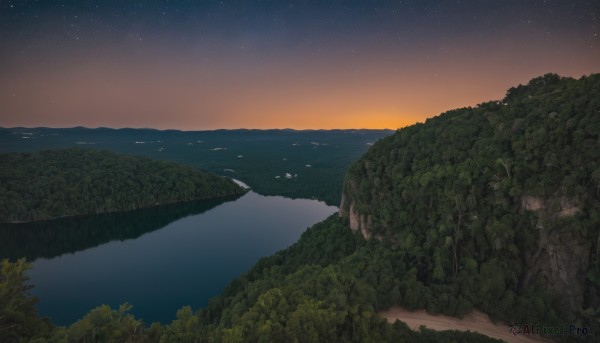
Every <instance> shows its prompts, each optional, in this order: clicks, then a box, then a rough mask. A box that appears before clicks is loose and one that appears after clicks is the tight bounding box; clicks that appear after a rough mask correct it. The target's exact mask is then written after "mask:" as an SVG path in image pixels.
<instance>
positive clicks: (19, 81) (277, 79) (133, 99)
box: [0, 0, 600, 131]
mask: <svg viewBox="0 0 600 343" xmlns="http://www.w3.org/2000/svg"><path fill="white" fill-rule="evenodd" d="M597 12H598V9H597V8H596V6H595V2H594V1H592V0H585V1H581V2H577V3H547V2H546V1H542V0H539V1H538V0H535V1H531V2H527V3H522V2H520V1H516V0H507V1H500V2H485V3H481V2H477V1H468V0H467V1H457V2H453V3H450V2H446V1H439V0H432V1H403V2H387V1H373V2H368V3H361V2H356V3H354V2H344V1H332V2H310V1H309V2H306V3H302V4H299V3H297V2H294V1H277V2H275V1H264V2H261V1H231V2H226V3H224V2H220V1H206V2H201V3H189V2H184V1H174V2H166V1H157V2H153V3H146V2H135V3H134V2H121V1H105V2H101V3H99V2H98V3H97V2H89V3H63V2H61V1H47V2H44V3H37V2H13V1H7V2H2V3H1V4H0V22H3V26H0V27H1V28H0V30H1V32H2V33H3V35H1V36H0V46H1V47H2V49H0V67H1V68H2V70H3V71H4V72H3V78H2V79H0V126H2V127H19V126H20V127H38V126H46V127H63V128H64V127H75V126H86V127H152V128H157V129H160V130H168V129H175V130H184V131H190V130H192V131H193V130H216V129H233V128H239V127H253V128H257V129H270V128H274V127H283V128H288V127H289V128H293V129H297V130H311V129H313V130H318V129H325V130H328V129H338V128H343V127H348V128H351V127H352V128H354V127H363V128H365V129H383V128H386V129H390V130H396V129H398V128H402V127H406V126H409V125H412V124H415V123H418V122H424V121H425V120H426V119H427V118H431V117H434V116H437V115H439V114H441V113H443V112H445V111H448V110H450V109H455V108H463V107H469V106H475V105H477V104H479V103H481V102H485V101H489V100H492V99H501V98H503V97H504V95H505V94H506V90H507V89H508V88H510V87H513V86H516V85H518V84H524V83H526V82H527V81H529V80H530V79H532V78H534V77H537V76H541V75H544V74H546V73H556V74H559V75H561V76H566V77H574V78H580V77H581V76H585V75H590V74H592V73H597V72H600V62H599V61H600V25H599V24H598V18H599V17H600V15H599V14H598V13H597ZM315 128H316V129H315Z"/></svg>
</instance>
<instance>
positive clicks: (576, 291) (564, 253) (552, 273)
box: [521, 196, 592, 311]
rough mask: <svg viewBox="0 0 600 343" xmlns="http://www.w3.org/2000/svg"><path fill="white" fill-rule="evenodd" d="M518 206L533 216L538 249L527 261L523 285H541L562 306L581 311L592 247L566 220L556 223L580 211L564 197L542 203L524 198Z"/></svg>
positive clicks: (538, 199) (540, 200)
mask: <svg viewBox="0 0 600 343" xmlns="http://www.w3.org/2000/svg"><path fill="white" fill-rule="evenodd" d="M521 205H522V207H523V208H524V209H525V210H528V211H534V212H535V213H536V216H537V218H538V221H537V224H536V226H537V228H538V229H539V241H538V249H537V251H535V252H534V253H533V254H532V256H531V258H530V259H529V261H528V268H527V272H526V274H525V277H524V284H525V285H526V286H531V285H534V284H536V283H541V284H542V285H544V286H545V287H546V288H547V289H548V290H549V291H551V292H553V293H555V294H557V295H561V297H560V301H561V302H562V305H563V307H565V308H566V309H569V310H572V311H577V310H581V309H580V306H581V304H582V303H583V300H584V293H585V291H586V283H585V279H586V274H587V271H588V270H589V259H590V252H591V248H592V244H591V243H590V242H589V241H587V240H585V239H584V238H583V237H581V236H580V235H579V234H577V233H576V232H574V230H573V229H572V228H571V227H570V226H569V225H568V221H562V222H558V221H557V219H558V218H565V219H566V218H568V217H572V216H574V215H575V214H577V213H578V212H579V211H580V209H579V208H578V207H577V206H575V202H574V201H572V200H570V199H568V198H566V197H558V198H555V199H551V200H544V199H541V198H536V197H532V196H526V197H523V199H522V201H521Z"/></svg>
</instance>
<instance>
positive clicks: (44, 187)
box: [0, 149, 244, 222]
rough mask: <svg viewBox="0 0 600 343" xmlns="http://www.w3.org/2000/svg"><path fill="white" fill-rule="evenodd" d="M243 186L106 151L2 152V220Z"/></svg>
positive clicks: (111, 208)
mask: <svg viewBox="0 0 600 343" xmlns="http://www.w3.org/2000/svg"><path fill="white" fill-rule="evenodd" d="M243 192H244V190H243V189H242V188H241V187H239V186H238V185H236V184H235V183H234V182H233V181H231V180H230V179H227V178H225V177H221V176H217V175H213V174H209V173H206V172H202V171H199V170H197V169H194V168H191V167H186V166H181V165H177V164H174V163H168V162H162V161H155V160H151V159H148V158H141V157H131V156H122V155H117V154H114V153H110V152H107V151H96V150H87V149H64V150H45V151H40V152H34V153H6V154H0V222H23V221H35V220H45V219H52V218H57V217H63V216H72V215H82V214H93V213H104V212H116V211H127V210H133V209H137V208H142V207H147V206H154V205H159V204H166V203H174V202H180V201H187V200H194V199H207V198H215V197H223V196H227V195H235V194H242V193H243Z"/></svg>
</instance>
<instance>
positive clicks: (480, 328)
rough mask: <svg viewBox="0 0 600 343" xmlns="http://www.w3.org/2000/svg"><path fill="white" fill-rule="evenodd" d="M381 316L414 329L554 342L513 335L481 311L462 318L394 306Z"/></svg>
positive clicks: (512, 341) (511, 340)
mask: <svg viewBox="0 0 600 343" xmlns="http://www.w3.org/2000/svg"><path fill="white" fill-rule="evenodd" d="M378 314H379V316H381V317H383V318H385V319H387V321H388V322H390V323H394V322H395V321H396V320H400V321H402V322H404V323H406V325H408V327H410V328H411V329H413V330H419V327H420V326H421V325H423V326H425V327H427V328H428V329H432V330H437V331H444V330H459V331H467V330H468V331H473V332H478V333H481V334H484V335H486V336H489V337H492V338H498V339H501V340H504V341H506V342H509V343H530V342H534V343H536V342H537V343H539V342H552V341H550V340H547V339H544V338H541V337H539V336H533V335H513V334H512V333H510V332H509V330H508V329H509V325H507V324H502V323H493V322H492V321H491V319H490V318H489V316H488V315H487V314H485V313H483V312H481V311H477V310H475V311H473V312H472V313H469V314H468V315H466V316H464V317H463V318H462V319H460V318H456V317H448V316H444V315H435V316H434V315H431V314H429V313H427V312H426V311H425V310H417V311H408V310H405V309H403V308H401V307H392V308H391V309H389V310H387V311H383V312H379V313H378Z"/></svg>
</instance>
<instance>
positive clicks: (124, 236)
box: [0, 191, 337, 325]
mask: <svg viewBox="0 0 600 343" xmlns="http://www.w3.org/2000/svg"><path fill="white" fill-rule="evenodd" d="M336 211H337V208H336V207H333V206H327V205H325V204H324V203H323V202H319V201H315V200H304V199H296V200H292V199H288V198H283V197H279V196H262V195H258V194H256V193H254V192H251V191H250V192H248V193H247V194H245V195H244V196H242V197H240V198H238V199H229V200H219V201H200V202H194V203H186V204H179V205H169V206H162V207H156V208H150V209H143V210H139V211H132V212H126V213H119V214H105V215H96V216H88V217H76V218H63V219H60V220H54V221H48V222H40V223H33V224H21V225H3V226H2V227H0V258H1V257H9V258H12V259H14V258H17V257H19V256H27V257H28V259H29V260H34V262H33V269H32V270H31V271H30V272H29V276H30V278H31V280H30V283H32V284H33V285H34V286H35V287H34V288H33V289H32V290H31V293H32V294H33V295H35V296H37V297H39V299H40V302H39V304H38V309H39V312H40V314H41V315H42V316H49V317H50V318H51V319H52V321H53V322H54V323H55V324H58V325H68V324H70V323H72V322H74V321H76V320H77V319H79V318H81V317H82V316H83V315H85V314H86V313H87V312H88V311H89V310H91V309H92V308H94V307H97V306H100V305H102V304H108V305H111V306H113V307H117V306H118V305H119V304H122V303H124V302H128V303H130V304H132V305H133V310H132V313H133V314H135V315H136V316H137V317H139V318H142V319H143V320H144V321H145V322H146V323H150V322H153V321H161V322H164V323H168V322H169V321H171V320H173V319H174V318H175V313H176V311H177V309H179V308H181V307H182V306H184V305H191V306H192V308H194V309H198V308H200V307H203V306H205V305H206V304H207V303H208V300H209V299H210V298H211V297H212V296H215V295H218V294H219V293H220V292H221V291H222V290H223V288H224V287H225V286H226V285H227V284H228V283H229V282H230V281H231V280H232V279H233V278H235V277H238V276H239V275H240V274H242V273H243V272H245V271H247V270H248V269H249V268H250V267H251V266H252V265H253V264H254V263H255V262H256V261H257V260H258V259H259V258H260V257H262V256H267V255H270V254H272V253H274V252H276V251H278V250H281V249H283V248H285V247H287V246H289V245H290V244H292V243H293V242H295V241H296V240H297V239H298V238H299V237H300V235H301V234H302V232H304V230H306V228H307V227H309V226H311V225H312V224H314V223H317V222H319V221H321V220H323V219H325V218H326V217H328V216H329V215H331V214H333V213H334V212H336Z"/></svg>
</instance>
